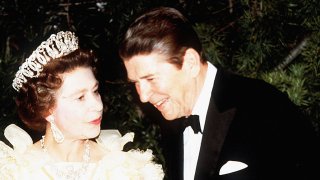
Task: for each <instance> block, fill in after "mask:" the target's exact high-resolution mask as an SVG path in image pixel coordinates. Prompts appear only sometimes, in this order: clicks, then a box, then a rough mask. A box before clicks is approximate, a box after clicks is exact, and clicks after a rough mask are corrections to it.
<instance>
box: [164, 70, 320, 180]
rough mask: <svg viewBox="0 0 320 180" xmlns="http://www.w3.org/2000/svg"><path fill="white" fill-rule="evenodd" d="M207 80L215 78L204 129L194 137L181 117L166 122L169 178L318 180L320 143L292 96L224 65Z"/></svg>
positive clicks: (165, 136) (203, 179) (178, 179)
mask: <svg viewBox="0 0 320 180" xmlns="http://www.w3.org/2000/svg"><path fill="white" fill-rule="evenodd" d="M209 66H211V65H210V64H209ZM208 69H210V68H208ZM214 74H215V73H214ZM207 79H214V80H212V81H211V83H212V91H211V92H210V94H209V98H208V99H209V102H208V105H206V103H203V104H202V105H203V109H205V110H207V112H206V114H205V115H203V113H201V112H200V124H201V128H203V129H202V132H203V133H202V134H201V133H198V134H195V135H194V137H192V138H189V137H188V135H187V134H189V135H190V133H192V131H190V129H186V130H184V131H180V129H181V123H180V121H179V120H177V121H165V122H163V124H162V125H161V129H162V135H163V136H162V137H163V142H162V143H163V149H164V156H165V160H166V169H167V173H168V174H167V177H168V179H172V180H180V179H183V177H184V178H185V179H196V180H207V179H218V180H220V179H228V180H229V179H230V180H231V179H236V180H242V179H245V180H250V179H252V180H259V179H262V180H264V179H266V180H267V179H268V180H269V179H317V178H318V177H317V176H318V175H317V174H318V173H316V172H317V171H316V170H317V169H319V168H318V167H317V166H316V165H315V164H316V163H319V161H318V160H319V154H320V153H319V151H318V152H316V151H317V149H318V147H319V146H318V143H319V142H317V139H316V136H315V133H314V129H313V127H312V124H311V123H310V122H309V121H308V120H307V119H306V118H304V117H303V115H302V114H301V113H300V112H299V110H298V108H297V107H296V106H295V105H294V104H293V103H292V102H291V101H290V100H289V99H288V97H287V95H285V94H284V93H282V92H280V91H278V90H277V89H276V88H274V87H273V86H271V85H269V84H268V83H265V82H264V81H262V80H257V79H250V78H245V77H241V76H238V75H235V74H232V73H229V72H226V71H224V70H222V69H217V71H216V74H215V77H210V76H208V73H207V77H206V80H205V81H208V82H210V81H209V80H207ZM205 86H207V87H208V86H210V83H209V85H208V84H207V85H206V83H205ZM204 99H205V98H204ZM197 112H198V110H193V113H197ZM186 135H187V136H186ZM186 138H188V139H187V140H186ZM193 139H196V140H195V141H194V142H195V143H189V142H188V141H190V140H193ZM199 141H200V142H201V144H200V145H198V144H197V143H198V142H199ZM190 144H191V145H190ZM192 144H194V146H193V147H192ZM186 148H187V149H186ZM192 152H194V153H192ZM195 159H196V160H195ZM186 163H187V164H186ZM188 163H192V165H190V164H188ZM318 179H319V178H318Z"/></svg>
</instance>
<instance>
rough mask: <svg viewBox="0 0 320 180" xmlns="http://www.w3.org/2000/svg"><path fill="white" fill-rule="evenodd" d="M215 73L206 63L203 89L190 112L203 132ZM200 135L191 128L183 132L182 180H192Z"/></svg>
mask: <svg viewBox="0 0 320 180" xmlns="http://www.w3.org/2000/svg"><path fill="white" fill-rule="evenodd" d="M216 73H217V69H216V67H214V66H213V65H212V64H211V63H210V62H208V69H207V73H206V78H205V81H204V85H203V88H202V89H201V92H200V95H199V98H198V99H197V102H196V104H195V106H194V108H193V110H192V114H193V115H199V120H200V126H201V130H202V132H203V130H204V124H205V120H206V116H207V110H208V106H209V102H210V97H211V91H212V87H213V83H214V79H215V76H216ZM201 140H202V134H201V133H200V132H199V133H198V134H194V132H193V130H192V128H191V127H190V126H189V127H187V128H186V129H185V131H184V132H183V148H184V157H183V158H184V163H183V176H184V180H193V179H194V175H195V171H196V166H197V161H198V157H199V151H200V146H201Z"/></svg>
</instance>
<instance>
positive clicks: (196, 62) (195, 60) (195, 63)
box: [182, 48, 201, 77]
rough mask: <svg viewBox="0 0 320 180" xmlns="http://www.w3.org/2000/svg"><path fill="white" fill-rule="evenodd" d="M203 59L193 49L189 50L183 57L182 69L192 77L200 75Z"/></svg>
mask: <svg viewBox="0 0 320 180" xmlns="http://www.w3.org/2000/svg"><path fill="white" fill-rule="evenodd" d="M200 66H201V59H200V55H199V53H198V52H197V51H196V50H194V49H193V48H188V49H187V50H186V52H185V54H184V56H183V65H182V68H184V69H185V70H187V71H188V73H190V75H191V76H192V77H196V76H198V74H199V73H200Z"/></svg>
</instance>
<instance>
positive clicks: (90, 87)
mask: <svg viewBox="0 0 320 180" xmlns="http://www.w3.org/2000/svg"><path fill="white" fill-rule="evenodd" d="M61 77H62V79H63V84H62V86H61V88H60V89H59V90H58V91H57V93H56V106H55V108H54V114H53V115H54V118H55V123H56V124H57V126H58V128H59V129H60V130H62V133H63V134H64V135H65V137H68V138H71V139H82V138H83V139H88V138H94V137H96V136H97V135H98V134H99V132H100V123H101V117H102V109H103V105H102V101H101V98H100V94H99V92H98V86H99V84H98V82H97V80H96V78H95V77H94V75H93V73H92V70H91V68H77V69H75V70H73V71H71V72H68V73H64V74H62V76H61Z"/></svg>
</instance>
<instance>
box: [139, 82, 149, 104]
mask: <svg viewBox="0 0 320 180" xmlns="http://www.w3.org/2000/svg"><path fill="white" fill-rule="evenodd" d="M136 89H137V92H138V94H139V97H140V101H141V102H143V103H146V102H148V101H149V100H150V96H151V87H150V84H149V83H147V82H143V81H142V82H139V83H137V84H136Z"/></svg>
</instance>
